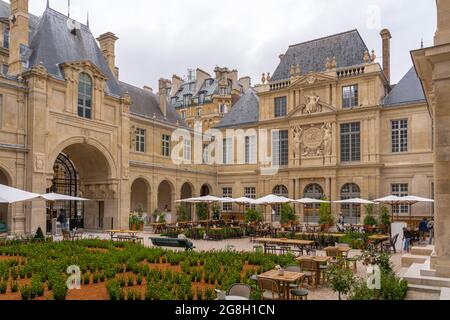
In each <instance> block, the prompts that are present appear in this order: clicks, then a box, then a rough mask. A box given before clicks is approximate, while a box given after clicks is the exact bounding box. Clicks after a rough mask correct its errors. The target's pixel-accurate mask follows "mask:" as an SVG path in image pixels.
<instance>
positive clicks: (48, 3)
mask: <svg viewBox="0 0 450 320" xmlns="http://www.w3.org/2000/svg"><path fill="white" fill-rule="evenodd" d="M47 8H50V0H47Z"/></svg>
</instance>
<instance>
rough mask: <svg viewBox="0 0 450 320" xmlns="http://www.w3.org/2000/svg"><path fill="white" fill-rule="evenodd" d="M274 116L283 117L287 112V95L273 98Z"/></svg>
mask: <svg viewBox="0 0 450 320" xmlns="http://www.w3.org/2000/svg"><path fill="white" fill-rule="evenodd" d="M274 114H275V118H280V117H285V116H286V114H287V97H279V98H275V111H274Z"/></svg>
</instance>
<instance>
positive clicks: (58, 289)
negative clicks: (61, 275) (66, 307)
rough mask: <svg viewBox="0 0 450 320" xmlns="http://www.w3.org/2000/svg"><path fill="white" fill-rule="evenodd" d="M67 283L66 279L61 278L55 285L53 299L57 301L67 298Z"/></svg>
mask: <svg viewBox="0 0 450 320" xmlns="http://www.w3.org/2000/svg"><path fill="white" fill-rule="evenodd" d="M66 297H67V285H66V282H65V281H64V280H59V281H57V282H56V283H55V284H54V285H53V299H54V300H57V301H62V300H66Z"/></svg>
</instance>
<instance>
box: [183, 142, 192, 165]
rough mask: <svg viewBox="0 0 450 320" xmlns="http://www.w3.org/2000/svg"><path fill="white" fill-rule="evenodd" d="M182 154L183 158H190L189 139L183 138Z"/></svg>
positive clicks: (190, 143) (188, 159)
mask: <svg viewBox="0 0 450 320" xmlns="http://www.w3.org/2000/svg"><path fill="white" fill-rule="evenodd" d="M183 156H184V160H186V161H191V159H192V142H191V139H187V138H184V140H183Z"/></svg>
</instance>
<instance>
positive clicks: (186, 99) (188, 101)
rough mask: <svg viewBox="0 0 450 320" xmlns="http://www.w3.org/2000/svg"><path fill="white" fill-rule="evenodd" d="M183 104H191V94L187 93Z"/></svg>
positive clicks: (186, 105)
mask: <svg viewBox="0 0 450 320" xmlns="http://www.w3.org/2000/svg"><path fill="white" fill-rule="evenodd" d="M183 105H184V106H185V107H188V106H190V105H191V96H190V95H186V96H184V97H183Z"/></svg>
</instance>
